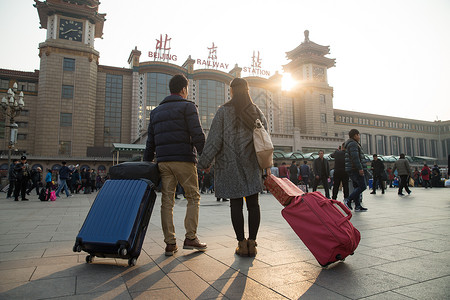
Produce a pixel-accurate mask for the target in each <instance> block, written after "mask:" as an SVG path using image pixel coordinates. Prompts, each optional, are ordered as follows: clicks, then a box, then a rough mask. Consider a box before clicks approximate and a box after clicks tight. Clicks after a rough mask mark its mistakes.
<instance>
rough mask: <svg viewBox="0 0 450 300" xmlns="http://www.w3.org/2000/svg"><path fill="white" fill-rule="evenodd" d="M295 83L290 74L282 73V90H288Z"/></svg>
mask: <svg viewBox="0 0 450 300" xmlns="http://www.w3.org/2000/svg"><path fill="white" fill-rule="evenodd" d="M296 84H297V82H296V81H295V80H294V78H292V76H291V74H289V73H284V74H283V78H282V79H281V89H282V90H283V91H290V90H291V89H292V88H293V87H294V86H295V85H296Z"/></svg>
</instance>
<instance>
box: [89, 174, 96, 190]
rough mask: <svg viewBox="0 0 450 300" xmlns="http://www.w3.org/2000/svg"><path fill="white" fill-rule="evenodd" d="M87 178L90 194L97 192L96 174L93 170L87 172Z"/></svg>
mask: <svg viewBox="0 0 450 300" xmlns="http://www.w3.org/2000/svg"><path fill="white" fill-rule="evenodd" d="M89 178H90V185H91V191H92V192H96V191H97V185H96V184H95V183H96V180H97V172H95V170H94V169H90V170H89Z"/></svg>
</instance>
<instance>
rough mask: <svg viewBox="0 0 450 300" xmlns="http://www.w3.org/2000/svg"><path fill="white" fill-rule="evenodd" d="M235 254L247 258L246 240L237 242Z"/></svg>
mask: <svg viewBox="0 0 450 300" xmlns="http://www.w3.org/2000/svg"><path fill="white" fill-rule="evenodd" d="M236 254H237V255H239V256H248V246H247V239H244V240H242V241H239V242H238V247H237V248H236Z"/></svg>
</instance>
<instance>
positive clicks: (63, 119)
mask: <svg viewBox="0 0 450 300" xmlns="http://www.w3.org/2000/svg"><path fill="white" fill-rule="evenodd" d="M59 123H60V126H61V127H70V126H72V114H71V113H61V115H60V121H59Z"/></svg>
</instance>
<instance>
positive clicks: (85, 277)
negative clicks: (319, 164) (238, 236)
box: [0, 188, 450, 300]
mask: <svg viewBox="0 0 450 300" xmlns="http://www.w3.org/2000/svg"><path fill="white" fill-rule="evenodd" d="M412 191H413V192H412V194H411V195H409V196H405V197H399V196H397V192H396V189H388V191H387V193H386V194H385V195H381V193H378V194H377V195H370V194H369V191H365V192H364V202H363V205H364V206H366V207H367V208H369V211H368V212H366V213H355V214H354V216H353V218H352V222H353V224H354V225H355V226H356V228H358V229H359V230H360V231H361V236H362V239H361V243H360V245H359V247H358V249H357V250H356V252H355V255H353V256H350V257H348V258H347V259H346V261H345V262H341V263H337V264H334V265H332V266H331V267H329V268H328V269H322V268H321V267H320V265H319V264H318V263H317V262H316V260H315V259H314V257H313V256H312V255H311V254H310V252H309V251H308V249H307V248H306V247H305V246H304V245H303V243H302V242H301V241H300V240H299V238H298V237H297V236H296V235H295V233H294V232H293V231H292V229H291V228H290V227H289V225H288V224H287V223H286V221H285V220H284V219H283V218H282V216H281V213H280V212H281V209H282V206H281V205H280V204H279V203H278V202H277V201H276V200H275V198H274V197H273V196H272V195H270V194H263V195H261V197H260V205H261V213H262V219H261V227H260V231H259V235H258V239H257V241H258V251H259V252H258V255H257V256H256V258H242V257H238V256H236V255H234V249H235V247H236V245H237V242H236V240H235V236H234V231H233V229H232V226H231V220H230V209H229V202H217V201H216V199H215V198H214V196H213V195H211V194H208V195H202V200H201V207H200V224H199V230H198V236H199V237H200V240H201V241H203V242H206V243H207V244H208V250H207V251H206V252H204V253H201V252H194V251H187V250H183V249H182V242H183V240H184V227H183V222H184V213H185V205H186V201H185V200H177V202H176V205H175V213H174V214H175V222H176V230H177V234H178V247H179V249H180V250H179V251H178V253H176V254H175V255H174V256H173V257H166V256H164V252H163V250H164V242H163V236H162V231H161V225H160V208H159V206H160V201H161V200H160V199H161V196H160V194H158V199H157V202H156V205H155V209H154V212H153V215H152V217H151V220H150V226H149V230H148V232H147V236H146V239H145V241H144V246H143V251H142V253H141V256H140V257H139V259H138V261H137V265H136V266H134V267H128V265H127V260H121V259H104V258H103V259H102V258H95V260H94V262H93V263H92V264H86V263H85V256H86V254H85V253H84V252H81V253H74V252H72V247H73V245H74V242H75V237H76V235H77V233H78V230H79V229H80V227H81V225H82V223H83V221H84V218H85V217H86V214H87V213H88V211H89V208H90V206H91V204H92V202H93V200H94V198H95V194H91V195H74V197H71V198H66V197H65V196H63V197H62V198H58V200H57V201H56V202H40V201H39V200H38V198H37V196H36V195H32V196H30V201H28V202H14V201H12V199H5V198H6V195H5V194H4V193H2V194H0V196H1V199H0V224H1V225H0V299H27V300H28V299H299V298H301V299H333V300H335V299H394V300H395V299H450V230H449V228H450V189H444V188H441V189H439V188H433V189H430V190H425V189H422V188H413V189H412ZM339 196H341V194H340V195H339ZM305 230H307V229H305Z"/></svg>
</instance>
